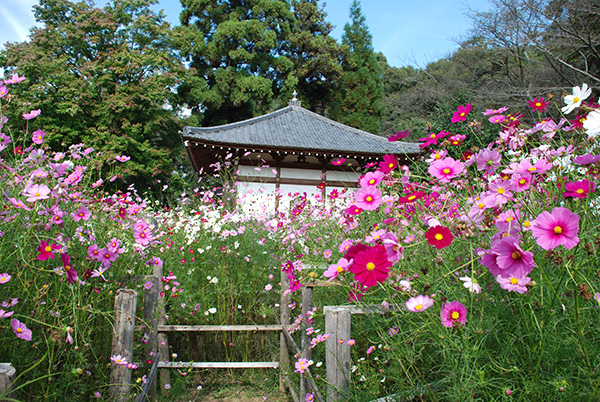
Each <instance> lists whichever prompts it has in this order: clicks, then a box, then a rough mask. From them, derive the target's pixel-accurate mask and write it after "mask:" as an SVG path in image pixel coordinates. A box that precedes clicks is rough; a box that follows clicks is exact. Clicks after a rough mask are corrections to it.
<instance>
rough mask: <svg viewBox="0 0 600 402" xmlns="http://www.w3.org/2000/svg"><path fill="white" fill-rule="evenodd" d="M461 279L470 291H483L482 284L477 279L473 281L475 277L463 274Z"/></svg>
mask: <svg viewBox="0 0 600 402" xmlns="http://www.w3.org/2000/svg"><path fill="white" fill-rule="evenodd" d="M459 279H460V280H461V281H463V282H464V283H463V286H464V287H465V288H467V289H469V292H471V293H481V286H480V285H479V284H478V283H477V282H476V281H473V279H471V278H469V277H468V276H461V277H460V278H459Z"/></svg>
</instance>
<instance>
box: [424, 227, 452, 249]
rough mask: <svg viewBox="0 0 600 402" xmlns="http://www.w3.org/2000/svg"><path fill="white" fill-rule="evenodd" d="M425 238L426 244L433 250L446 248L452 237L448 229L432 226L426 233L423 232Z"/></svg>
mask: <svg viewBox="0 0 600 402" xmlns="http://www.w3.org/2000/svg"><path fill="white" fill-rule="evenodd" d="M425 238H426V239H427V243H429V244H431V245H432V246H434V247H435V248H437V249H438V250H439V249H442V248H444V247H448V246H449V245H450V243H452V240H453V239H454V236H453V235H452V232H451V231H450V229H448V228H446V227H443V226H433V227H431V228H429V230H428V231H427V232H425Z"/></svg>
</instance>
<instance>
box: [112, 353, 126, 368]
mask: <svg viewBox="0 0 600 402" xmlns="http://www.w3.org/2000/svg"><path fill="white" fill-rule="evenodd" d="M110 361H112V362H113V363H115V364H118V365H120V366H127V364H128V362H127V359H126V358H125V357H123V356H121V355H112V356H111V357H110Z"/></svg>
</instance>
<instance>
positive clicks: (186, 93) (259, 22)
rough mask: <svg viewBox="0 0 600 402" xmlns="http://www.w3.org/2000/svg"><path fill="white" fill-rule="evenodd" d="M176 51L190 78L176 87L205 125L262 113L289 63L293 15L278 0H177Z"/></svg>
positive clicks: (280, 86) (277, 90)
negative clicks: (187, 69)
mask: <svg viewBox="0 0 600 402" xmlns="http://www.w3.org/2000/svg"><path fill="white" fill-rule="evenodd" d="M182 4H183V7H184V8H183V11H182V13H181V24H182V26H181V27H179V28H178V29H177V44H178V47H179V49H180V50H181V55H182V56H183V57H184V58H185V59H186V60H187V61H188V62H189V65H190V68H191V69H192V72H193V73H194V77H193V78H191V79H189V80H187V81H186V83H185V84H184V85H182V86H181V87H180V94H181V95H182V96H183V97H184V99H185V100H186V101H187V103H188V105H189V107H190V108H191V109H192V113H194V114H196V115H200V116H201V118H202V120H201V123H202V125H204V126H212V125H218V124H224V123H229V122H233V121H239V120H244V119H248V118H250V117H253V116H255V115H258V114H263V113H265V112H267V111H268V110H269V108H270V106H271V102H272V101H273V99H274V98H276V97H277V96H278V95H279V93H280V92H281V91H284V90H286V89H287V90H289V91H290V92H291V91H292V90H293V89H294V88H287V87H286V82H285V78H286V77H287V76H288V74H290V72H291V71H292V70H293V68H294V64H293V62H292V61H291V60H290V58H289V57H288V56H287V55H286V46H287V45H288V44H289V40H290V35H291V32H292V29H293V22H294V15H293V13H292V11H291V10H290V7H289V5H288V4H287V3H286V2H285V1H280V0H236V1H226V0H216V1H198V0H182Z"/></svg>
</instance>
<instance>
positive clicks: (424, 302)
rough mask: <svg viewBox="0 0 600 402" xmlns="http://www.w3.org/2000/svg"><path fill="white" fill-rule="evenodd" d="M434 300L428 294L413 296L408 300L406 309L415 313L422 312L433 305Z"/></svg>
mask: <svg viewBox="0 0 600 402" xmlns="http://www.w3.org/2000/svg"><path fill="white" fill-rule="evenodd" d="M433 303H434V300H433V299H432V298H431V297H429V296H427V295H425V296H424V295H418V296H415V297H411V298H410V299H408V300H407V301H406V309H407V310H408V311H412V312H413V313H420V312H423V311H425V310H427V309H428V308H429V307H431V306H433Z"/></svg>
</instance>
